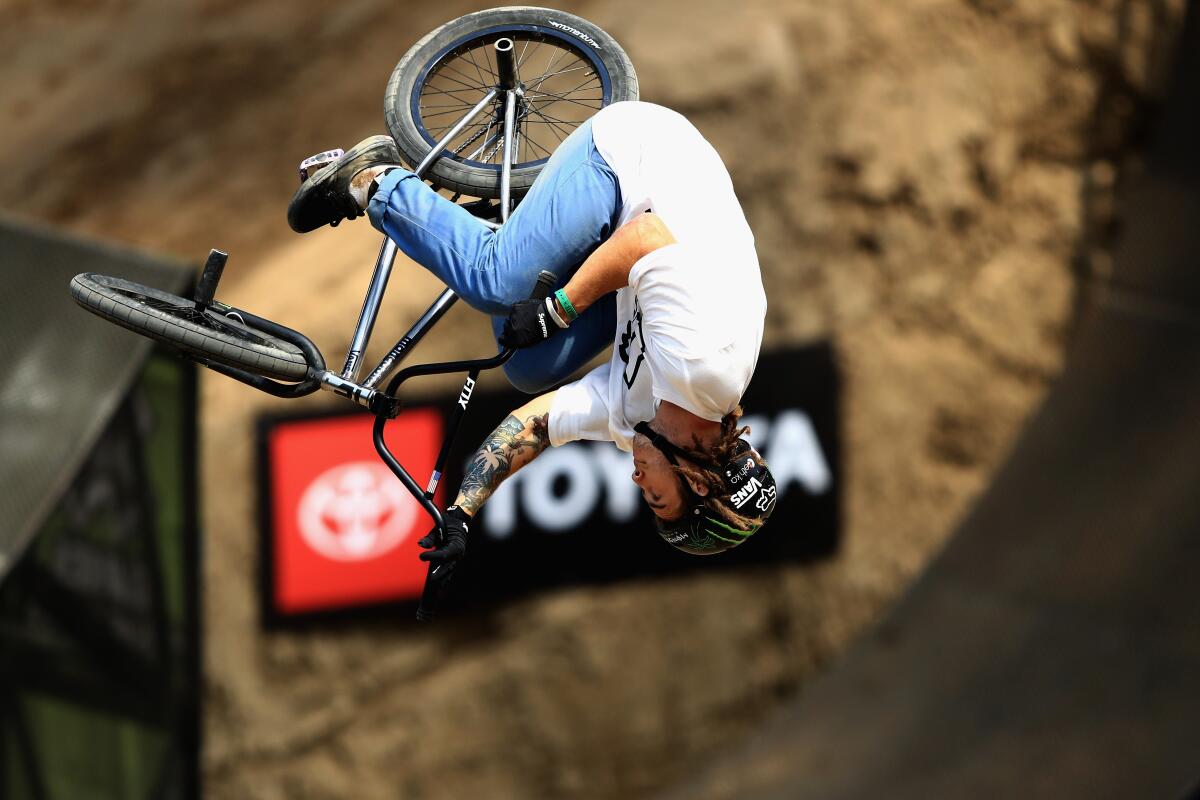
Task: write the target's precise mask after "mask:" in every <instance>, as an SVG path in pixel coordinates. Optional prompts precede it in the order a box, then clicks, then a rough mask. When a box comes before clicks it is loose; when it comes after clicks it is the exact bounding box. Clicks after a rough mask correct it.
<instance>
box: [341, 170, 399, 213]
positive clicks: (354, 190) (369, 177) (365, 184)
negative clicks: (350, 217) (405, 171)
mask: <svg viewBox="0 0 1200 800" xmlns="http://www.w3.org/2000/svg"><path fill="white" fill-rule="evenodd" d="M394 166H395V165H394V164H379V165H376V166H374V167H367V168H366V169H360V170H359V171H358V172H356V173H354V177H353V178H351V179H350V196H351V197H352V198H354V202H355V203H357V204H358V207H359V208H360V209H362V210H363V211H365V210H366V209H367V204H368V203H370V202H371V190H372V187H374V185H375V180H376V179H377V178H379V176H381V175H382V174H383V173H384V172H386V171H388V170H389V169H392V168H393V167H394Z"/></svg>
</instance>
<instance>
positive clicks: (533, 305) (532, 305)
mask: <svg viewBox="0 0 1200 800" xmlns="http://www.w3.org/2000/svg"><path fill="white" fill-rule="evenodd" d="M549 302H551V303H552V302H554V300H553V298H551V299H549ZM560 330H562V328H560V327H559V326H558V323H556V322H555V321H554V319H553V318H552V317H551V316H550V309H549V308H548V307H547V300H534V299H530V300H521V301H519V302H517V303H513V306H512V308H511V309H510V310H509V312H508V319H506V320H505V321H504V331H503V332H502V333H501V334H500V344H501V345H503V346H504V347H516V348H521V347H532V346H533V345H535V344H538V343H540V342H544V341H546V340H547V339H549V338H550V337H551V336H553V335H554V334H556V333H558V332H559V331H560Z"/></svg>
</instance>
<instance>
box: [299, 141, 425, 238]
mask: <svg viewBox="0 0 1200 800" xmlns="http://www.w3.org/2000/svg"><path fill="white" fill-rule="evenodd" d="M399 163H401V161H400V151H399V150H398V149H397V148H396V142H395V141H394V140H393V139H392V137H390V136H369V137H367V138H366V139H363V140H362V141H361V142H359V143H358V144H356V145H354V147H352V148H350V150H349V152H347V153H346V154H345V155H344V156H342V157H341V158H339V159H338V160H337V161H335V162H333V163H332V164H329V165H327V166H324V167H322V168H321V169H319V170H317V171H316V172H315V173H313V174H312V175H311V176H309V178H308V180H306V181H305V182H304V183H302V184H300V189H299V190H297V192H296V196H295V197H293V198H292V202H291V203H289V204H288V225H291V226H292V230H294V231H295V232H296V233H308V232H309V231H312V230H316V229H317V228H320V227H321V226H322V225H337V224H338V223H339V222H341V221H342V220H343V219H355V218H356V217H361V216H362V215H363V209H362V208H361V207H360V206H359V205H358V203H357V202H356V201H355V200H354V198H353V197H352V196H351V195H350V180H351V179H352V178H353V177H354V176H355V175H357V174H358V173H359V172H361V171H362V170H364V169H366V168H367V167H373V166H377V165H379V164H399Z"/></svg>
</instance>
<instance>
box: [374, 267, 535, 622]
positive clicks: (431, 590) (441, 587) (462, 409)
mask: <svg viewBox="0 0 1200 800" xmlns="http://www.w3.org/2000/svg"><path fill="white" fill-rule="evenodd" d="M557 281H558V279H557V277H555V275H554V273H553V272H549V271H548V270H542V271H541V272H540V273H539V274H538V277H537V282H536V283H535V284H534V286H533V291H532V292H531V293H530V295H529V297H530V299H532V300H544V299H545V298H547V297H549V296H550V293H551V292H552V291H553V290H554V284H555V283H557ZM516 352H517V351H516V350H515V349H514V348H512V347H506V348H505V349H504V350H502V351H500V353H498V354H497V355H496V356H495V357H494V358H491V359H487V360H486V361H485V362H482V363H481V362H474V363H472V364H471V366H470V367H469V369H470V370H471V372H470V378H471V380H472V381H474V379H475V378H476V377H477V376H478V374H479V370H480V369H492V368H493V367H498V366H502V365H503V364H505V363H506V362H507V361H508V360H509V359H510V358H512V357H513V356H514V355H516ZM459 363H468V362H459ZM423 366H424V367H434V368H436V367H446V366H450V365H446V364H427V365H423ZM421 370H422V367H411V368H409V369H408V370H404V371H402V372H401V373H400V374H399V375H397V376H396V377H395V378H394V379H393V380H392V383H391V385H389V386H388V392H387V393H388V394H389V395H392V396H393V397H394V396H395V395H396V391H397V390H398V388H399V386H400V383H402V382H403V381H404V380H405V379H406V378H408V377H411V376H412V375H415V374H432V372H421ZM447 371H457V370H447ZM470 401H471V400H470V396H468V397H467V398H466V400H465V401H464V402H463V403H461V404H460V405H459V406H458V407H456V409H455V415H454V418H453V420H452V421H451V423H450V431H449V433H448V434H447V436H446V440H445V442H443V445H442V452H441V454H440V455H439V457H438V463H437V465H436V466H435V467H434V470H435V473H438V474H440V473H441V471H442V468H443V467H444V466H445V463H444V462H445V459H446V456H447V455H448V454H449V450H450V444H451V442H453V440H454V436H455V434H456V433H457V432H458V424H459V422H461V421H462V417H463V414H465V413H466V410H467V404H468V403H470ZM382 422H383V419H382V418H379V419H377V421H376V429H377V431H378V433H377V435H376V449H379V446H380V445H381V444H382V443H383V436H382V424H381V423H382ZM380 455H383V452H382V451H381V452H380ZM390 455H391V454H390V453H389V454H388V456H390ZM384 461H387V462H388V466H390V467H392V471H393V472H396V467H399V466H400V465H399V464H398V463H396V464H395V465H393V462H394V461H395V459H394V458H392V459H390V460H389V458H388V457H385V458H384ZM400 469H401V471H403V467H400ZM396 474H397V476H398V477H400V473H399V472H397V473H396ZM405 477H408V480H405ZM401 480H402V481H404V483H405V485H406V486H408V487H409V491H413V488H414V487H415V486H416V484H415V483H413V482H412V479H411V477H409V476H408V473H407V472H405V473H404V477H401ZM418 499H421V500H423V501H424V502H422V503H421V504H422V505H423V506H425V510H426V511H427V512H428V513H429V515H430V516H431V517H433V521H434V530H433V535H434V538H435V539H436V540H437V543H438V545H439V546H440V545H441V544H443V543H444V542H445V536H446V524H445V521H444V520H443V519H442V512H441V510H440V509H439V508H437V505H436V504H435V503H434V502H433V497H432V491H428V492H423V493H421V494H420V497H419V498H418ZM453 574H454V565H453V564H433V563H430V565H429V570H428V571H427V572H426V573H425V586H424V588H423V589H422V590H421V602H420V603H419V604H418V605H417V620H418V621H420V622H429V621H431V620H433V619H434V617H436V616H437V608H438V606H439V605H440V604H441V601H442V599H443V598H444V597H445V594H446V589H447V587H448V586H449V584H450V578H451V577H453Z"/></svg>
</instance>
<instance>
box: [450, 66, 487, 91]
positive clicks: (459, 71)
mask: <svg viewBox="0 0 1200 800" xmlns="http://www.w3.org/2000/svg"><path fill="white" fill-rule="evenodd" d="M445 69H448V70H453V71H454V72H456V73H457V74H458V75H459V76H461V77H462V78H463V79H464V80H468V81H469V80H471V76H470V75H468V74H467V73H465V72H463V71H462V70H460V69H458V68H457V67H453V66H451V62H450V61H443V62H442V65H441V67H440V68H439V69H438V73H437V74H439V75H440V74H442V70H445ZM475 88H477V89H483V90H485V91H486V90H487V88H488V87H487V86H485V85H483V84H479V85H478V86H476V87H475Z"/></svg>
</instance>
